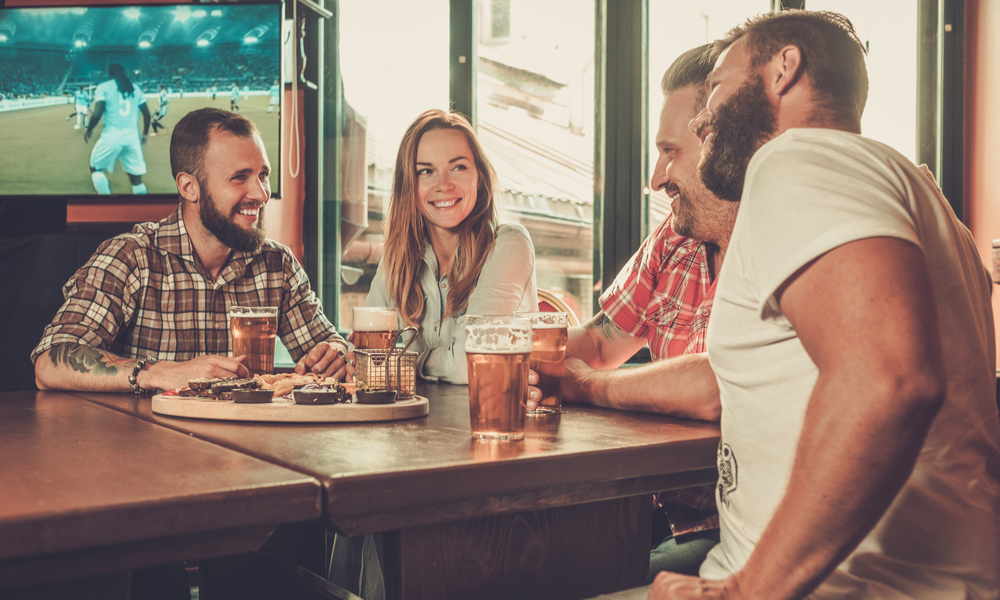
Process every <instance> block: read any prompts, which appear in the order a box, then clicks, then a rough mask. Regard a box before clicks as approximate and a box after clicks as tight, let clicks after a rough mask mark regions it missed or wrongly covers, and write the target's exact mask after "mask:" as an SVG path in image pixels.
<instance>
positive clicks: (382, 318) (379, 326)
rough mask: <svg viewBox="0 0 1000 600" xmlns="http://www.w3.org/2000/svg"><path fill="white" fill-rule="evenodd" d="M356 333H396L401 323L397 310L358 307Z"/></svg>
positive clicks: (356, 311)
mask: <svg viewBox="0 0 1000 600" xmlns="http://www.w3.org/2000/svg"><path fill="white" fill-rule="evenodd" d="M353 328H354V331H396V329H398V328H399V323H398V320H397V317H396V309H395V308H381V307H373V306H357V307H355V308H354V325H353Z"/></svg>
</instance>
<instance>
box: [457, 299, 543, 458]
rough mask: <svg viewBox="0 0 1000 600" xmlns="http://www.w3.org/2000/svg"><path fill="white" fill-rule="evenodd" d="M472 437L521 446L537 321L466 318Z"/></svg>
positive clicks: (514, 317)
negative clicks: (534, 330) (534, 324)
mask: <svg viewBox="0 0 1000 600" xmlns="http://www.w3.org/2000/svg"><path fill="white" fill-rule="evenodd" d="M465 334H466V337H465V357H466V362H467V363H468V366H469V417H470V420H471V423H472V436H473V437H474V438H477V439H481V440H498V441H499V440H520V439H523V438H524V420H525V411H526V408H527V407H526V405H525V402H526V401H527V398H528V362H529V360H530V357H531V320H530V319H528V318H526V317H518V316H499V317H485V316H471V315H469V316H466V320H465Z"/></svg>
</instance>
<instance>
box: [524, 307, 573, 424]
mask: <svg viewBox="0 0 1000 600" xmlns="http://www.w3.org/2000/svg"><path fill="white" fill-rule="evenodd" d="M515 314H516V315H517V316H519V317H527V318H529V319H531V330H532V332H531V338H532V340H533V342H532V345H531V370H532V371H534V372H535V373H538V389H540V390H541V391H542V399H541V401H539V403H538V408H536V409H535V410H533V411H530V412H528V416H539V415H545V414H550V413H557V412H559V411H560V410H562V391H561V390H560V385H561V384H562V376H563V358H565V356H566V339H567V337H568V335H567V327H568V324H569V321H568V320H567V315H566V313H564V312H525V313H515Z"/></svg>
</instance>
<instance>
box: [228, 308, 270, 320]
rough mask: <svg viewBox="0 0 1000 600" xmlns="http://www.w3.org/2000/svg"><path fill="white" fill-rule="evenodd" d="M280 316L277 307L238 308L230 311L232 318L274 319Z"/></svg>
mask: <svg viewBox="0 0 1000 600" xmlns="http://www.w3.org/2000/svg"><path fill="white" fill-rule="evenodd" d="M277 314H278V308H277V307H275V306H263V307H253V306H250V307H242V306H241V307H236V306H234V307H233V308H230V309H229V316H230V317H242V318H244V319H251V318H260V317H273V316H275V315H277Z"/></svg>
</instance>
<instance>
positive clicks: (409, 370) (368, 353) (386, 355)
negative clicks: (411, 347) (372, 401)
mask: <svg viewBox="0 0 1000 600" xmlns="http://www.w3.org/2000/svg"><path fill="white" fill-rule="evenodd" d="M354 356H355V362H356V364H355V369H357V370H356V371H355V373H354V379H355V380H356V381H357V382H358V384H359V385H360V384H361V383H364V384H365V386H367V389H368V390H389V391H393V390H395V391H396V392H397V396H396V397H397V398H398V399H400V400H403V399H407V398H412V397H413V392H414V390H415V389H416V385H417V353H416V352H399V351H398V350H355V351H354Z"/></svg>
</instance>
